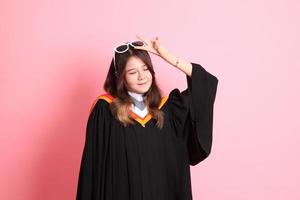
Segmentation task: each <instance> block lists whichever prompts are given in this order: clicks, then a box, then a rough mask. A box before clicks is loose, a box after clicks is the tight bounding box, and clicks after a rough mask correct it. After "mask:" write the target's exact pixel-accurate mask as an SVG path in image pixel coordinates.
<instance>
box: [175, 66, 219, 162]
mask: <svg viewBox="0 0 300 200" xmlns="http://www.w3.org/2000/svg"><path fill="white" fill-rule="evenodd" d="M191 64H192V75H191V77H189V76H188V75H186V79H187V85H188V87H187V89H186V90H184V91H182V92H180V91H179V90H178V89H177V88H176V89H173V90H172V91H171V92H170V94H169V101H170V105H171V106H170V108H171V117H170V118H171V121H172V124H173V126H174V128H175V132H176V135H177V136H178V137H181V138H183V139H184V141H185V142H186V144H187V149H188V154H189V163H190V165H196V164H198V163H199V162H201V161H202V160H204V159H205V158H206V157H208V155H209V154H210V152H211V147H212V131H213V108H214V101H215V97H216V92H217V85H218V79H217V78H216V77H215V76H214V75H212V74H211V73H209V72H208V71H206V70H205V69H204V68H203V67H202V66H201V65H200V64H197V63H192V62H191Z"/></svg>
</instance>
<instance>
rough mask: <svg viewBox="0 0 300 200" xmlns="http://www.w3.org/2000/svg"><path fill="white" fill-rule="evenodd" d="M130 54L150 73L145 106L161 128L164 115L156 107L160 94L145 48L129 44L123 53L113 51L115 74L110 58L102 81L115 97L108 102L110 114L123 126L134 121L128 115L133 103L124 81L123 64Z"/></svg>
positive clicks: (107, 90) (145, 94)
mask: <svg viewBox="0 0 300 200" xmlns="http://www.w3.org/2000/svg"><path fill="white" fill-rule="evenodd" d="M131 56H136V57H138V58H140V59H141V60H142V61H143V62H144V63H145V64H146V65H147V67H148V69H149V71H150V73H151V75H152V85H151V86H150V88H149V90H148V91H147V92H146V93H144V94H143V96H145V97H146V98H145V105H146V106H147V108H148V111H149V113H150V114H151V115H152V117H153V118H154V119H155V120H156V125H157V126H158V127H159V128H162V127H163V121H164V117H163V112H162V111H161V110H160V109H159V108H158V106H159V104H160V102H161V98H162V96H161V90H160V88H159V87H158V85H157V83H156V79H155V72H154V70H153V65H152V61H151V58H150V55H149V53H148V52H147V51H145V50H140V49H134V48H133V47H131V46H130V47H129V49H128V50H127V51H126V52H124V53H115V62H116V69H117V76H116V74H115V66H114V61H113V59H112V61H111V64H110V67H109V70H108V73H107V76H106V80H105V82H104V86H103V88H104V90H105V91H106V92H107V93H109V94H110V95H111V96H113V97H115V98H114V100H113V102H112V103H111V104H110V109H111V111H112V114H113V115H114V116H115V117H116V119H118V120H119V121H120V122H121V123H122V124H123V125H124V126H127V125H128V124H134V123H135V121H134V120H133V119H132V118H131V116H130V115H129V111H130V106H131V104H132V103H133V101H132V99H131V98H130V96H129V94H128V93H127V88H126V83H125V66H126V63H127V61H128V59H129V58H130V57H131Z"/></svg>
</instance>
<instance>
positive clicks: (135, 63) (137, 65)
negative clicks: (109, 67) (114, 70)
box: [125, 56, 152, 94]
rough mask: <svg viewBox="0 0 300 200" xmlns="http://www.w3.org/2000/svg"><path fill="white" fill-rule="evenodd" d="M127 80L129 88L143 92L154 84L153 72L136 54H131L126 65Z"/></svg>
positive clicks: (136, 91)
mask: <svg viewBox="0 0 300 200" xmlns="http://www.w3.org/2000/svg"><path fill="white" fill-rule="evenodd" d="M125 82H126V87H127V90H129V91H131V92H135V93H140V94H143V93H145V92H147V91H148V90H149V88H150V87H151V84H152V74H151V72H150V71H149V70H148V67H147V66H146V64H145V63H144V62H143V61H142V60H141V59H140V58H139V57H136V56H131V57H130V58H129V59H128V61H127V63H126V66H125Z"/></svg>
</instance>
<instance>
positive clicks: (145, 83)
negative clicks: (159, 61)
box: [138, 82, 147, 85]
mask: <svg viewBox="0 0 300 200" xmlns="http://www.w3.org/2000/svg"><path fill="white" fill-rule="evenodd" d="M146 83H147V82H145V83H140V84H138V85H145V84H146Z"/></svg>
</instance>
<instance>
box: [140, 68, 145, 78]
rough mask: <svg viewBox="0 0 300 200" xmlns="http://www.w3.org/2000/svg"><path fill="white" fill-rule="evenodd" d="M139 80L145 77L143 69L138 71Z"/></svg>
mask: <svg viewBox="0 0 300 200" xmlns="http://www.w3.org/2000/svg"><path fill="white" fill-rule="evenodd" d="M138 78H139V80H143V79H144V78H145V73H144V71H143V70H141V71H139V76H138Z"/></svg>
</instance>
